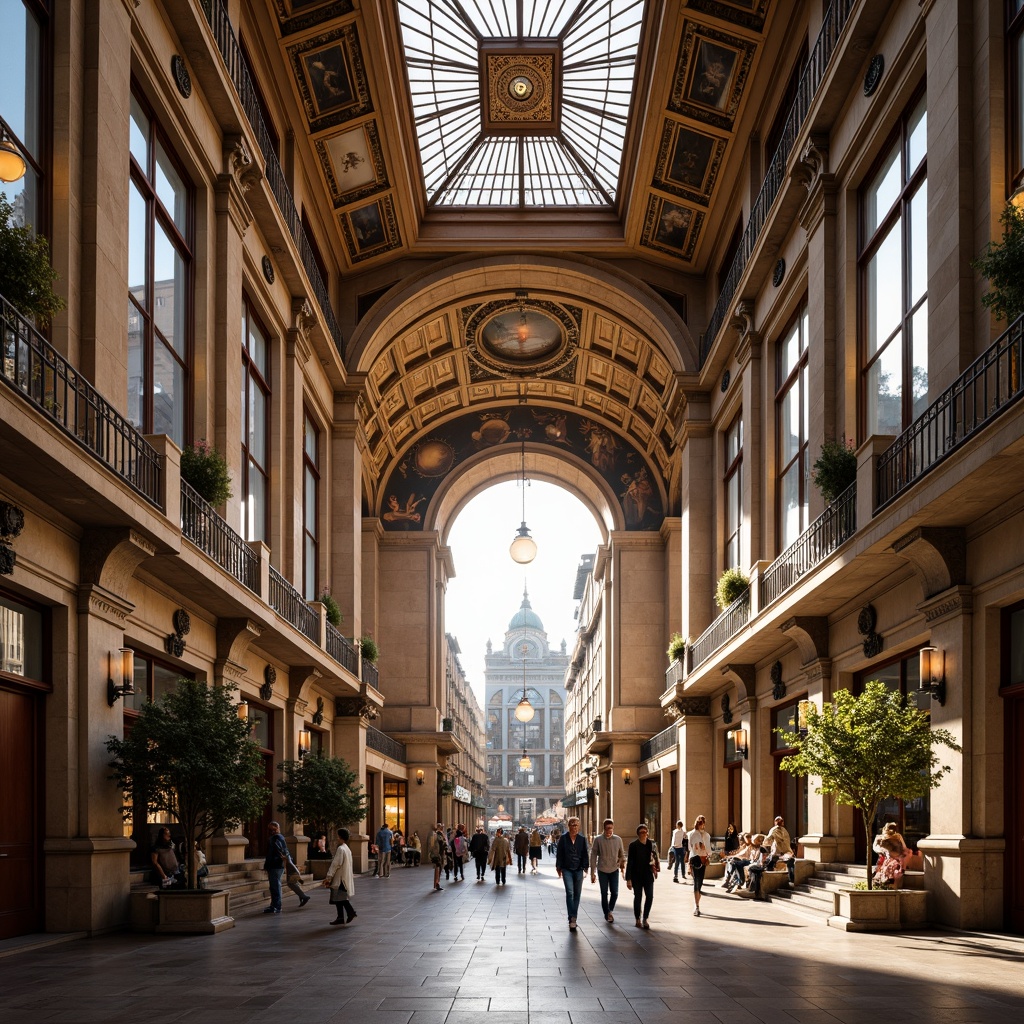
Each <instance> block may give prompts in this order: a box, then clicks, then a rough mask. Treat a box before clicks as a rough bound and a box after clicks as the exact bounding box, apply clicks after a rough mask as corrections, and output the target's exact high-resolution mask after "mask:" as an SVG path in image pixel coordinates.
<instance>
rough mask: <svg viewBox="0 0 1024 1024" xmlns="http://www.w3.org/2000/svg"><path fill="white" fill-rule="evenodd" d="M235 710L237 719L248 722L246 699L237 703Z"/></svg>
mask: <svg viewBox="0 0 1024 1024" xmlns="http://www.w3.org/2000/svg"><path fill="white" fill-rule="evenodd" d="M235 710H236V711H237V712H238V720H239V721H240V722H246V723H248V721H249V702H248V701H247V700H243V701H242V702H241V703H240V704H239V705H238V707H237V708H236V709H235Z"/></svg>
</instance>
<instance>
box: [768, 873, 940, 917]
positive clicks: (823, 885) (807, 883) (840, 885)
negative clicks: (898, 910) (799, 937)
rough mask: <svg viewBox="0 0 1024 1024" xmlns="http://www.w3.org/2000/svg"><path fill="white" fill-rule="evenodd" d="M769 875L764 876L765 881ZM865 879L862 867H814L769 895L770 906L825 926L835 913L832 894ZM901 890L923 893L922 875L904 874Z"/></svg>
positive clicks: (849, 887) (833, 895)
mask: <svg viewBox="0 0 1024 1024" xmlns="http://www.w3.org/2000/svg"><path fill="white" fill-rule="evenodd" d="M804 863H806V862H804ZM768 875H769V873H768V872H766V873H765V877H768ZM865 878H866V868H865V866H864V865H863V864H841V863H839V864H826V863H821V864H815V865H814V873H813V874H810V875H808V876H807V877H806V878H804V879H803V880H802V881H800V882H798V883H797V884H796V885H794V886H790V885H782V886H780V887H779V888H777V889H775V890H774V891H773V892H772V893H771V899H772V901H773V902H774V901H775V900H778V901H780V903H781V902H783V901H784V903H785V905H786V906H787V907H788V908H789V909H792V910H794V911H796V912H797V913H800V914H803V915H805V916H808V917H814V918H817V919H819V920H820V921H821V922H822V924H825V923H827V921H828V919H829V918H830V917H831V916H832V915H833V914H834V913H835V894H836V893H837V892H838V891H839V890H840V889H852V888H853V887H854V886H855V885H856V884H857V883H858V882H863V881H864V880H865ZM903 888H904V889H924V872H923V871H907V872H905V873H904V875H903Z"/></svg>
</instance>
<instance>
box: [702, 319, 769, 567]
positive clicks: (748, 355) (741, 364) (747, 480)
mask: <svg viewBox="0 0 1024 1024" xmlns="http://www.w3.org/2000/svg"><path fill="white" fill-rule="evenodd" d="M731 326H732V327H733V328H734V329H735V330H736V331H737V332H738V333H739V342H738V343H737V345H736V362H737V364H738V371H739V372H740V373H741V374H743V408H742V410H741V413H740V416H741V418H742V420H743V471H742V474H743V475H742V479H743V493H742V494H741V495H740V507H741V508H742V510H743V526H742V527H741V530H740V538H741V540H740V554H741V558H742V557H743V556H745V559H746V562H747V563H750V562H755V561H757V560H758V559H759V558H761V556H762V555H763V554H765V548H764V543H763V539H762V534H761V507H762V499H763V497H764V495H766V494H770V493H771V488H770V487H768V485H767V480H766V479H765V465H766V459H765V453H764V451H763V450H762V448H763V444H762V433H763V424H764V411H763V409H762V394H763V391H764V385H763V383H762V380H761V373H762V369H761V340H762V339H761V333H760V331H757V330H755V329H754V303H753V302H752V301H751V300H749V299H743V300H742V301H740V302H739V303H738V304H737V306H736V310H735V312H734V313H733V316H732V321H731ZM709 485H710V489H711V490H712V491H713V492H717V490H718V487H717V481H715V482H714V483H711V482H710V481H709ZM720 518H721V519H722V520H723V522H724V516H722V517H720ZM716 536H717V534H716ZM742 564H743V563H742V562H741V565H742ZM722 568H723V569H728V568H729V566H723V567H722Z"/></svg>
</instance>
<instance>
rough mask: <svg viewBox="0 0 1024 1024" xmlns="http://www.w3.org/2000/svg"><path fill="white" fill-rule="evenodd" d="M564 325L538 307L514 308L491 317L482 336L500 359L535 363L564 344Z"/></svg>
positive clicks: (483, 329)
mask: <svg viewBox="0 0 1024 1024" xmlns="http://www.w3.org/2000/svg"><path fill="white" fill-rule="evenodd" d="M564 337H565V335H564V332H563V331H562V325H561V324H560V323H559V322H558V321H557V320H554V319H553V318H552V317H550V316H548V315H547V314H546V313H542V312H540V310H537V309H517V308H515V307H513V308H511V309H505V310H502V312H500V313H498V314H496V315H495V316H493V317H491V319H490V320H488V321H487V322H486V323H485V324H484V325H483V327H482V328H481V330H480V340H481V341H482V342H483V344H484V345H485V346H486V347H487V348H488V349H489V350H490V351H491V352H492V353H493V354H494V355H496V356H498V357H499V358H500V359H506V360H508V361H509V362H510V363H533V362H537V361H539V360H543V359H547V358H549V357H550V356H552V355H553V354H554V353H555V352H557V351H558V349H559V348H560V347H561V345H562V341H563V339H564Z"/></svg>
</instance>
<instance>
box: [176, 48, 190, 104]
mask: <svg viewBox="0 0 1024 1024" xmlns="http://www.w3.org/2000/svg"><path fill="white" fill-rule="evenodd" d="M171 74H172V75H174V84H175V85H177V87H178V92H180V93H181V95H182V96H184V97H185V99H188V98H189V96H191V95H192V76H191V75H189V73H188V68H187V67H186V66H185V58H184V57H182V56H181V55H180V54H177V53H176V54H175V55H174V56H173V57H172V58H171Z"/></svg>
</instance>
